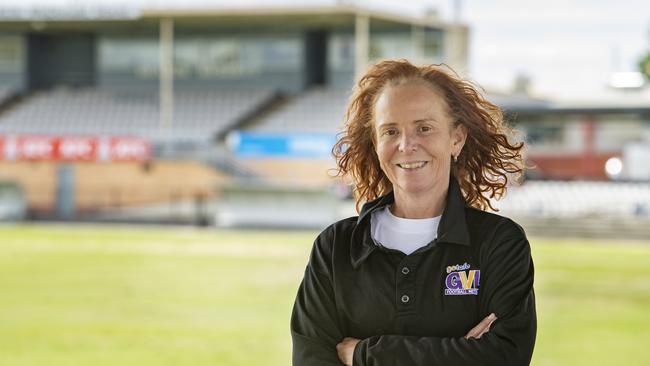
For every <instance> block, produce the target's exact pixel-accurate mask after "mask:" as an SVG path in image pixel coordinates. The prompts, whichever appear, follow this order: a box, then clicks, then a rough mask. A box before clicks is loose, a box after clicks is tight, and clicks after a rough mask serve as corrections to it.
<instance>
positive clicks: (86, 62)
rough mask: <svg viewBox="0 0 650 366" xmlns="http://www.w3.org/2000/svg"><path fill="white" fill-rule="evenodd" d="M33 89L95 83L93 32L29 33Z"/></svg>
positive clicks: (28, 50)
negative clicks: (69, 33)
mask: <svg viewBox="0 0 650 366" xmlns="http://www.w3.org/2000/svg"><path fill="white" fill-rule="evenodd" d="M27 64H28V86H29V89H30V90H33V89H42V88H50V87H53V86H59V85H67V86H86V85H94V84H95V37H94V35H92V34H74V35H72V34H71V35H67V34H66V35H55V34H30V35H29V36H28V43H27Z"/></svg>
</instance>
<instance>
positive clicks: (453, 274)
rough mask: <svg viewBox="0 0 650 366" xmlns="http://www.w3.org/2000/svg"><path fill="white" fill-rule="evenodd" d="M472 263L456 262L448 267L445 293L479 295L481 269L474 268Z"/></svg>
mask: <svg viewBox="0 0 650 366" xmlns="http://www.w3.org/2000/svg"><path fill="white" fill-rule="evenodd" d="M470 267H471V266H470V264H468V263H463V264H456V265H453V266H448V267H447V278H446V279H445V284H446V286H447V288H446V289H445V295H478V285H479V281H480V279H481V270H479V269H472V270H469V271H465V270H468V269H469V268H470Z"/></svg>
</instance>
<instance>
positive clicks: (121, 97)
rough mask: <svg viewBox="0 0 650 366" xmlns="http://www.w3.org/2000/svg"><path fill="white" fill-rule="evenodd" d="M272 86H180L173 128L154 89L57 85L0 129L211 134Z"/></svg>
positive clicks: (5, 118)
mask: <svg viewBox="0 0 650 366" xmlns="http://www.w3.org/2000/svg"><path fill="white" fill-rule="evenodd" d="M273 96H274V92H273V91H271V90H228V91H225V90H224V91H221V90H177V91H176V92H175V103H174V121H173V127H172V130H171V131H169V133H168V132H167V131H163V130H161V128H160V122H159V114H158V96H157V92H154V91H140V90H131V91H116V90H103V89H95V88H78V89H68V88H58V89H54V90H51V91H41V92H37V93H35V94H33V95H31V96H30V97H28V98H26V99H25V100H24V101H23V102H22V103H20V104H19V105H17V106H15V107H14V108H12V109H10V110H8V111H6V112H5V113H4V114H3V115H1V116H0V133H51V134H103V135H124V134H126V135H137V136H141V137H145V138H150V139H152V140H154V141H157V140H166V139H167V136H171V137H172V139H173V140H176V141H178V140H186V141H192V140H206V139H210V138H213V137H214V136H215V135H216V134H219V133H221V132H223V131H225V130H227V129H229V128H231V127H232V126H233V125H234V124H236V123H238V122H239V121H240V120H241V119H242V118H243V117H245V116H246V115H247V114H248V113H251V112H252V111H254V110H256V109H257V108H259V107H260V106H261V105H263V104H264V103H267V102H268V101H269V100H270V99H271V98H273Z"/></svg>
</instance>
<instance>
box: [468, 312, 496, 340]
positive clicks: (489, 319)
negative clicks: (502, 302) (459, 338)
mask: <svg viewBox="0 0 650 366" xmlns="http://www.w3.org/2000/svg"><path fill="white" fill-rule="evenodd" d="M495 320H497V316H496V315H494V313H492V314H490V315H488V316H486V317H485V319H483V320H481V322H480V323H478V325H477V326H475V327H474V328H472V329H471V330H470V331H469V332H467V334H465V339H469V338H476V339H478V338H481V336H482V335H483V334H485V333H487V332H489V331H490V326H491V325H492V323H493V322H494V321H495Z"/></svg>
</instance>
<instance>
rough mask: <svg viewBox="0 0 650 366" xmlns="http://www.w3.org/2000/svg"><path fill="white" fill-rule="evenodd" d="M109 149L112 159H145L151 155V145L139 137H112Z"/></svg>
mask: <svg viewBox="0 0 650 366" xmlns="http://www.w3.org/2000/svg"><path fill="white" fill-rule="evenodd" d="M108 151H109V153H108V154H109V158H108V159H109V160H112V161H143V160H148V159H149V158H150V157H151V146H150V145H149V143H148V142H147V141H145V140H143V139H141V138H139V137H112V138H111V139H110V140H109V149H108Z"/></svg>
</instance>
